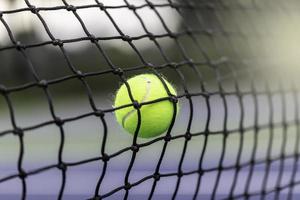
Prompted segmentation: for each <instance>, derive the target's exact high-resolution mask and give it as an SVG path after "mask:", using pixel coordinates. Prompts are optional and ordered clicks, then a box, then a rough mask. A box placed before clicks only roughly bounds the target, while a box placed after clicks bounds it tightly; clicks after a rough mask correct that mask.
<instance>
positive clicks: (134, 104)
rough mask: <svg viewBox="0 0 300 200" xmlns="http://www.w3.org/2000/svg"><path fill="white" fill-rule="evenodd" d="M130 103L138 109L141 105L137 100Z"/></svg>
mask: <svg viewBox="0 0 300 200" xmlns="http://www.w3.org/2000/svg"><path fill="white" fill-rule="evenodd" d="M132 105H133V107H134V108H135V109H140V108H141V107H142V106H141V104H139V102H137V101H133V102H132Z"/></svg>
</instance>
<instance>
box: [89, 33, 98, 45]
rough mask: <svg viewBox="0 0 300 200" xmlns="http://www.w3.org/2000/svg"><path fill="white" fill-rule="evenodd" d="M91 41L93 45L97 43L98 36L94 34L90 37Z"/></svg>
mask: <svg viewBox="0 0 300 200" xmlns="http://www.w3.org/2000/svg"><path fill="white" fill-rule="evenodd" d="M89 39H90V41H91V43H96V42H97V41H98V40H97V38H96V36H95V35H93V34H90V35H89Z"/></svg>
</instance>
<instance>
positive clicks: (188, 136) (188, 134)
mask: <svg viewBox="0 0 300 200" xmlns="http://www.w3.org/2000/svg"><path fill="white" fill-rule="evenodd" d="M184 137H185V139H186V140H190V139H191V138H192V134H191V133H186V134H185V136H184Z"/></svg>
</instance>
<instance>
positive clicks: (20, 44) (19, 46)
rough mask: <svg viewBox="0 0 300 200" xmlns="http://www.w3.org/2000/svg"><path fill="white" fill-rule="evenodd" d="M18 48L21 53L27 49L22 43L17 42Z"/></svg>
mask: <svg viewBox="0 0 300 200" xmlns="http://www.w3.org/2000/svg"><path fill="white" fill-rule="evenodd" d="M16 48H17V50H18V51H20V50H22V49H25V46H24V45H23V44H22V43H21V42H20V41H17V42H16Z"/></svg>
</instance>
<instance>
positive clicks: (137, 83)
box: [114, 74, 179, 138]
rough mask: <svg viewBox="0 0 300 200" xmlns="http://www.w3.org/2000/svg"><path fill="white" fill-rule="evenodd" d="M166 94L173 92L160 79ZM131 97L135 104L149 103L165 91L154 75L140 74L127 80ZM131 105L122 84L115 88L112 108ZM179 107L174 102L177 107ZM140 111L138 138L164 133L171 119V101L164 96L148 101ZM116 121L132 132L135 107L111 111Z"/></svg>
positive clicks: (135, 118) (136, 116) (173, 93)
mask: <svg viewBox="0 0 300 200" xmlns="http://www.w3.org/2000/svg"><path fill="white" fill-rule="evenodd" d="M163 80H164V82H165V83H166V85H167V87H168V89H169V91H170V93H171V94H172V95H176V91H175V89H174V88H173V87H172V86H171V84H170V83H169V82H168V81H166V80H165V79H163ZM127 83H128V84H129V86H130V90H131V93H132V95H133V99H134V100H135V101H137V102H138V103H139V104H140V103H143V102H149V101H153V100H156V99H160V98H163V97H168V93H167V91H166V89H165V87H164V85H163V83H162V82H161V80H160V79H159V78H158V77H157V76H156V75H154V74H141V75H138V76H135V77H132V78H130V79H128V80H127ZM128 104H132V101H131V99H130V97H129V93H128V90H127V87H126V85H125V84H123V85H122V86H121V87H120V89H119V90H118V91H117V94H116V98H115V105H114V107H115V108H117V107H120V106H124V105H128ZM178 108H179V106H178V103H177V110H178ZM140 111H141V125H140V129H139V133H138V137H142V138H151V137H155V136H158V135H161V134H162V133H164V132H165V131H166V130H167V129H168V127H169V126H170V123H171V121H172V117H173V113H174V112H175V111H174V109H173V103H172V102H171V101H170V100H168V99H166V100H163V101H158V102H155V103H151V104H146V105H143V106H142V107H141V108H140ZM115 115H116V118H117V121H118V123H119V124H120V125H121V126H122V127H123V128H124V129H125V130H127V131H128V132H129V133H131V134H134V133H135V130H136V128H137V124H138V114H137V110H136V109H135V108H134V107H133V106H130V107H125V108H122V109H118V110H116V111H115Z"/></svg>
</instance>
